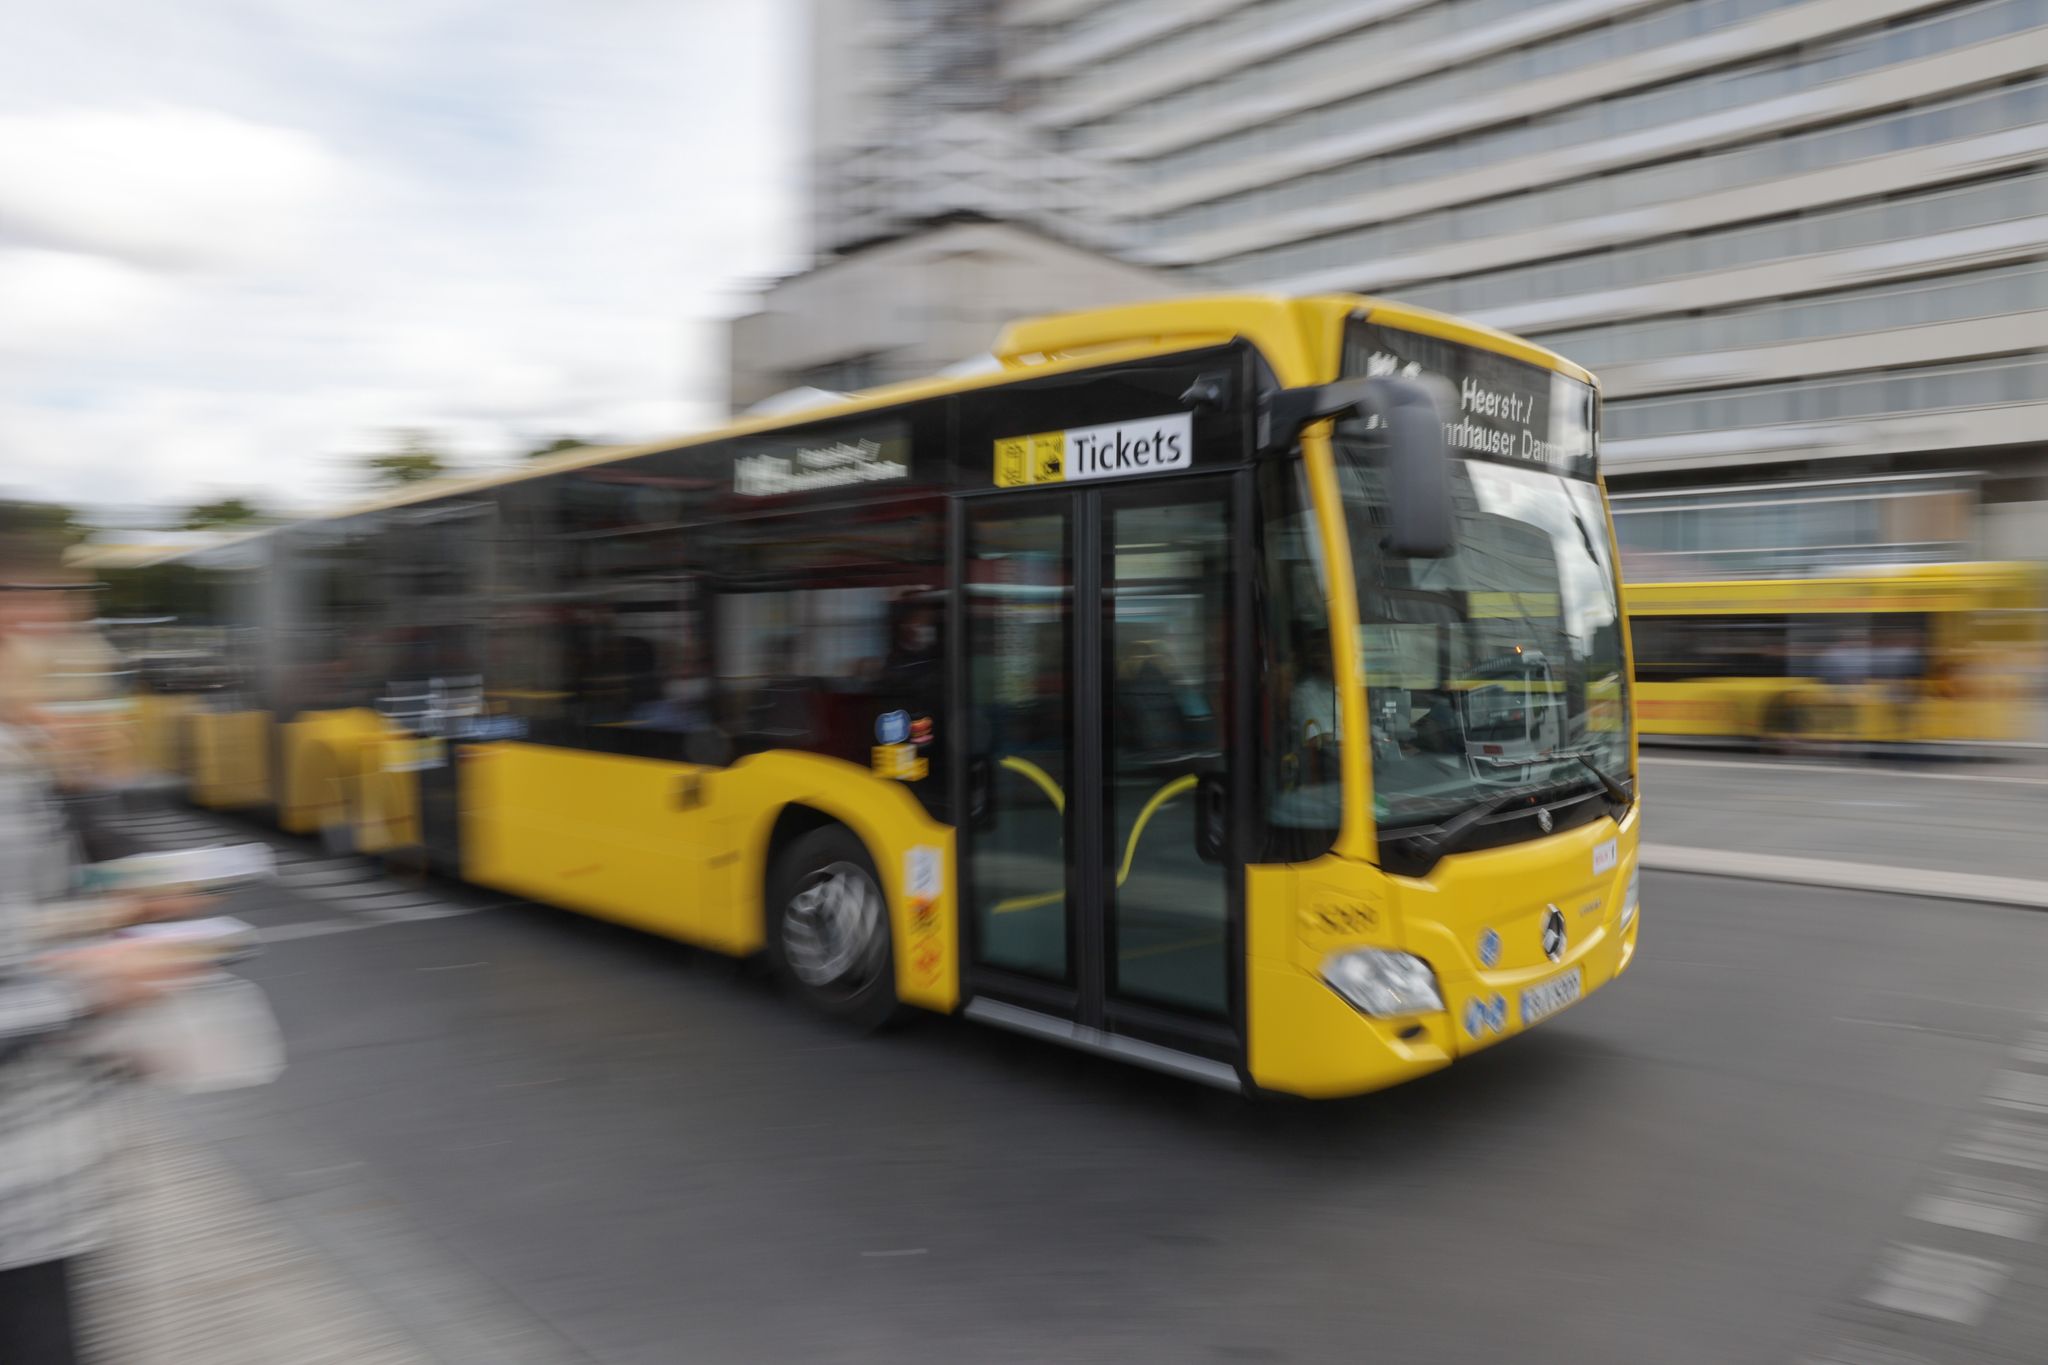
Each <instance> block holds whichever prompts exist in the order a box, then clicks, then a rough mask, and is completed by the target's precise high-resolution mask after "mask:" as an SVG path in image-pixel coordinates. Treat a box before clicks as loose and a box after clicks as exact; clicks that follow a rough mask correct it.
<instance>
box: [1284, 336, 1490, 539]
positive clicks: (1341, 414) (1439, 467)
mask: <svg viewBox="0 0 2048 1365" xmlns="http://www.w3.org/2000/svg"><path fill="white" fill-rule="evenodd" d="M1454 407H1455V403H1454V402H1453V400H1452V398H1451V394H1450V386H1449V385H1448V384H1446V383H1444V381H1443V380H1441V379H1437V378H1434V377H1432V376H1424V375H1377V376H1374V377H1372V378H1368V379H1340V380H1338V381H1337V382H1335V383H1333V384H1319V385H1317V386H1315V387H1314V388H1308V389H1283V390H1281V391H1280V392H1279V393H1276V394H1272V395H1270V396H1269V397H1268V398H1267V400H1266V409H1265V411H1264V412H1263V413H1262V414H1261V424H1260V432H1259V449H1260V451H1261V453H1264V454H1273V453H1276V452H1279V451H1283V450H1286V449H1289V448H1291V447H1292V446H1293V444H1294V440H1295V438H1296V437H1297V436H1299V435H1300V434H1301V429H1302V428H1303V427H1305V426H1307V425H1308V424H1309V423H1310V422H1319V421H1322V420H1324V419H1326V418H1331V417H1335V418H1338V419H1340V420H1341V419H1344V418H1363V419H1365V420H1366V421H1367V422H1368V424H1369V427H1370V429H1372V430H1377V431H1379V432H1381V433H1382V434H1383V435H1384V436H1385V438H1386V442H1387V466H1386V467H1387V542H1386V544H1387V549H1389V550H1391V551H1392V552H1393V553H1395V554H1397V555H1403V556H1406V557H1407V558H1409V559H1442V558H1443V557H1444V556H1445V555H1448V554H1449V553H1450V552H1451V548H1452V546H1453V545H1454V544H1455V543H1456V535H1455V518H1454V516H1453V515H1452V509H1451V452H1450V447H1449V445H1448V444H1447V443H1446V442H1445V440H1444V427H1445V426H1446V425H1447V424H1448V422H1449V416H1450V413H1451V412H1452V410H1453V408H1454Z"/></svg>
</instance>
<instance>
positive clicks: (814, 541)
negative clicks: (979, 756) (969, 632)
mask: <svg viewBox="0 0 2048 1365" xmlns="http://www.w3.org/2000/svg"><path fill="white" fill-rule="evenodd" d="M944 527H945V505H944V503H943V501H941V500H939V499H924V498H920V499H916V500H912V501H906V502H902V503H892V504H884V505H874V506H869V507H865V508H861V509H859V510H857V511H853V512H848V511H846V510H843V509H842V510H838V511H832V512H821V513H806V514H803V515H800V516H790V517H774V518H761V519H754V520H748V521H740V522H732V523H728V524H727V525H726V526H725V527H723V528H721V529H720V531H719V533H718V535H719V542H720V543H719V544H718V546H717V547H716V548H715V551H714V554H713V557H712V561H711V562H712V563H714V564H715V565H716V566H717V568H718V571H719V575H720V577H719V580H718V601H717V604H716V607H715V610H714V618H715V620H716V623H717V625H716V632H715V640H714V645H715V648H714V650H713V655H714V659H713V668H712V676H713V679H714V682H715V687H716V694H715V695H716V704H717V708H718V715H719V719H720V721H721V724H722V727H723V729H724V730H725V732H726V734H727V735H729V736H730V737H731V739H732V741H733V744H734V747H735V749H736V750H737V751H738V752H740V753H748V752H755V751H759V750H763V749H803V750H807V751H809V752H811V753H819V754H829V755H831V756H832V757H834V758H843V759H845V760H847V761H848V762H850V763H858V764H860V765H861V766H862V767H864V768H865V767H868V766H870V763H871V761H872V755H873V752H874V749H875V746H876V745H877V743H878V742H880V739H879V730H878V727H881V726H882V722H883V718H884V717H885V716H888V715H890V714H892V713H894V712H898V711H901V712H904V713H905V714H906V720H907V721H908V722H909V723H910V725H911V734H912V739H911V741H910V742H912V743H913V744H915V745H916V747H917V749H918V755H917V757H918V758H919V759H921V760H922V766H920V767H917V768H915V769H913V770H914V771H916V772H917V773H918V775H917V776H916V777H910V778H906V779H905V780H907V781H909V782H910V784H911V786H912V789H913V790H914V791H915V792H916V793H917V795H918V798H919V799H920V800H922V801H923V802H924V803H925V805H926V806H927V808H929V809H933V810H937V809H939V808H941V807H942V805H943V797H944V790H945V777H944V773H943V766H944V765H943V764H942V763H941V761H940V759H941V757H942V755H943V753H944V752H945V744H944V742H943V741H942V740H941V739H940V737H939V736H938V734H937V720H938V717H939V713H940V708H941V704H942V702H943V700H944V686H945V670H944V667H943V662H942V661H943V659H944V657H945V655H944V644H945V642H944V638H943V627H944V622H945V613H944V611H943V609H942V603H943V600H944V590H945V551H944V546H945V537H944V534H943V531H944ZM918 721H922V722H924V723H923V724H922V725H918V724H916V722H918Z"/></svg>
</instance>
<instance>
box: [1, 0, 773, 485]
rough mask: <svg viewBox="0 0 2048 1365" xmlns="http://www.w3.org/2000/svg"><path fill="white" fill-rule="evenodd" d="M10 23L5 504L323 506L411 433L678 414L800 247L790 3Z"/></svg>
mask: <svg viewBox="0 0 2048 1365" xmlns="http://www.w3.org/2000/svg"><path fill="white" fill-rule="evenodd" d="M344 11H345V14H344ZM336 16H342V17H336ZM15 29H16V31H15V32H13V33H12V34H11V38H12V39H13V41H12V42H11V44H10V45H9V46H8V47H6V48H4V49H0V357H4V361H5V363H4V364H0V471H4V473H0V479H4V480H5V481H6V482H7V483H9V484H11V485H14V486H15V487H17V488H20V487H23V486H24V485H25V486H27V487H28V488H29V489H30V490H40V491H42V492H43V493H45V494H47V495H50V496H55V497H61V498H64V499H66V500H70V501H74V502H80V503H84V504H87V505H93V504H105V503H119V504H134V503H137V502H143V501H153V502H162V503H166V504H170V505H182V504H183V503H186V502H189V501H193V500H196V499H197V498H198V497H200V496H203V495H206V494H210V493H217V492H223V491H244V490H247V491H252V492H255V493H257V494H259V495H261V496H263V497H264V498H265V499H266V500H268V501H270V502H271V503H272V504H273V505H278V504H283V505H288V506H292V507H297V508H306V507H310V506H314V505H318V504H322V503H332V502H334V501H336V500H339V499H343V498H346V497H348V496H350V495H352V494H353V493H354V492H356V491H359V488H360V476H359V472H358V469H357V466H356V461H357V460H359V457H360V456H361V455H363V454H364V453H366V452H368V451H372V450H374V449H376V448H377V446H378V443H379V442H380V441H382V440H383V439H385V436H386V434H387V433H388V432H389V431H390V430H391V429H393V428H397V427H424V428H428V429H430V430H433V431H435V432H436V433H438V434H439V435H440V436H441V437H442V438H443V439H444V441H445V442H446V443H448V444H449V445H450V446H452V447H453V448H454V450H455V451H456V453H457V454H458V455H459V456H460V457H461V458H462V459H463V460H465V461H466V462H468V463H469V464H470V465H472V466H473V467H474V466H481V465H484V464H488V463H491V462H503V461H507V460H510V459H512V458H515V457H516V455H517V454H518V453H519V452H521V451H523V450H524V449H525V448H527V447H529V446H531V445H532V444H534V443H535V442H536V441H538V440H541V439H545V438H547V437H551V436H554V435H557V434H570V435H576V436H582V437H591V438H605V439H616V440H621V441H628V440H631V441H638V440H649V439H656V438H658V437H660V436H662V435H665V434H669V433H672V432H675V431H680V430H687V429H690V428H692V427H695V426H699V425H701V424H702V423H704V422H705V421H706V420H707V419H709V418H711V417H712V416H714V415H715V413H716V411H717V410H718V408H719V404H718V403H717V401H716V399H717V395H718V394H719V393H720V392H721V391H722V382H723V360H722V334H721V328H720V326H719V324H718V321H717V319H718V318H719V317H720V316H721V315H723V314H725V313H728V312H730V311H733V303H734V290H735V284H736V283H742V282H750V281H753V280H758V279H761V278H763V277H766V276H769V275H772V274H774V273H776V272H777V271H779V270H781V269H785V268H787V267H788V266H789V265H791V264H792V263H793V262H794V261H795V259H796V256H795V251H794V246H795V242H796V239H797V235H798V227H799V221H800V214H799V212H798V208H797V187H798V184H799V181H798V176H797V169H798V167H799V165H800V160H801V158H800V155H799V149H798V141H797V130H798V127H799V124H800V117H799V116H800V105H799V99H800V81H799V79H798V77H799V75H800V71H801V66H800V62H799V60H798V59H799V56H800V54H799V53H798V52H797V51H796V50H795V48H794V46H793V43H794V36H793V35H794V31H795V5H794V2H793V0H759V2H758V3H748V4H744V5H734V4H729V3H718V2H715V0H668V2H667V3H662V4H626V5H618V6H601V7H595V8H591V7H583V6H561V7H550V6H540V7H513V8H511V9H507V8H506V7H503V6H500V5H497V4H493V3H485V0H432V2H431V3H406V2H405V0H363V3H359V4H356V5H351V6H347V7H343V9H342V10H337V9H336V8H335V7H333V6H330V5H322V4H312V3H306V4H299V3H285V2H284V0H279V3H275V4H266V5H262V6H249V7H239V6H238V7H223V8H202V9H201V10H199V11H192V12H189V13H188V12H177V13H176V15H175V17H174V15H173V12H171V11H165V10H162V9H160V8H158V7H154V6H148V5H142V4H139V3H124V0H72V3H71V4H69V5H67V6H65V7H61V8H52V9H48V10H45V11H31V12H29V13H28V14H27V15H26V16H25V17H24V20H23V21H22V22H21V23H18V24H17V25H16V26H15ZM121 34H126V35H127V41H125V42H124V41H122V40H121V38H120V37H119V36H118V35H121ZM86 57H90V59H91V60H90V61H84V60H83V59H84V58H86Z"/></svg>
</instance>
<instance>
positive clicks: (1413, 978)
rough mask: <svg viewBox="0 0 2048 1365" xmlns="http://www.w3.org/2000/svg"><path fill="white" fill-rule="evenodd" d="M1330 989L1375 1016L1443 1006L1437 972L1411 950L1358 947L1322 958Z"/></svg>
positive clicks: (1424, 1011)
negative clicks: (1390, 950)
mask: <svg viewBox="0 0 2048 1365" xmlns="http://www.w3.org/2000/svg"><path fill="white" fill-rule="evenodd" d="M1323 980H1324V981H1325V982H1326V983H1327V984H1328V985H1329V987H1330V989H1331V990H1333V991H1335V992H1337V994H1339V995H1341V996H1343V997H1344V998H1345V999H1346V1000H1349V1001H1350V1002H1351V1003H1352V1004H1354V1005H1356V1006H1357V1007H1358V1008H1359V1010H1360V1011H1362V1012H1363V1013H1366V1014H1370V1015H1372V1016H1374V1017H1375V1018H1379V1019H1386V1018H1391V1017H1394V1016H1397V1015H1403V1014H1435V1013H1437V1012H1438V1011H1440V1010H1441V1009H1443V1007H1444V998H1443V995H1442V994H1441V993H1440V992H1439V991H1438V990H1437V987H1436V973H1435V972H1433V971H1431V970H1430V969H1429V964H1428V963H1427V962H1424V961H1423V960H1422V959H1421V958H1419V957H1416V956H1414V955H1413V954H1410V953H1391V952H1386V951H1384V950H1382V949H1379V948H1359V949H1356V950H1354V951H1352V952H1348V953H1337V954H1334V955H1332V956H1330V957H1326V958H1324V959H1323Z"/></svg>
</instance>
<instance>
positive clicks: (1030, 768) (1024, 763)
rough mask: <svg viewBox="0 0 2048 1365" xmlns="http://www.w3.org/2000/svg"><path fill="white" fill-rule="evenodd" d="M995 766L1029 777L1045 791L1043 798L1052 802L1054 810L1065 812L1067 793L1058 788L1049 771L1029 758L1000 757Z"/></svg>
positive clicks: (1062, 813) (1063, 813)
mask: <svg viewBox="0 0 2048 1365" xmlns="http://www.w3.org/2000/svg"><path fill="white" fill-rule="evenodd" d="M996 766H997V767H1001V768H1008V769H1009V770H1010V771H1011V772H1013V773H1020V774H1022V775H1023V776H1025V777H1028V778H1030V779H1031V780H1032V781H1033V782H1035V783H1037V784H1038V789H1039V790H1040V791H1042V792H1044V793H1045V799H1046V800H1048V801H1050V802H1052V808H1053V809H1054V810H1056V811H1058V812H1059V813H1060V814H1061V815H1065V814H1066V813H1067V794H1066V793H1065V792H1063V791H1061V790H1060V784H1059V783H1057V782H1055V781H1053V780H1052V774H1051V773H1049V772H1047V771H1046V770H1045V769H1043V768H1041V767H1039V766H1038V765H1037V764H1036V763H1033V762H1032V761H1031V760H1030V759H1028V758H1007V757H1006V758H1001V759H998V760H997V761H996Z"/></svg>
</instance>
